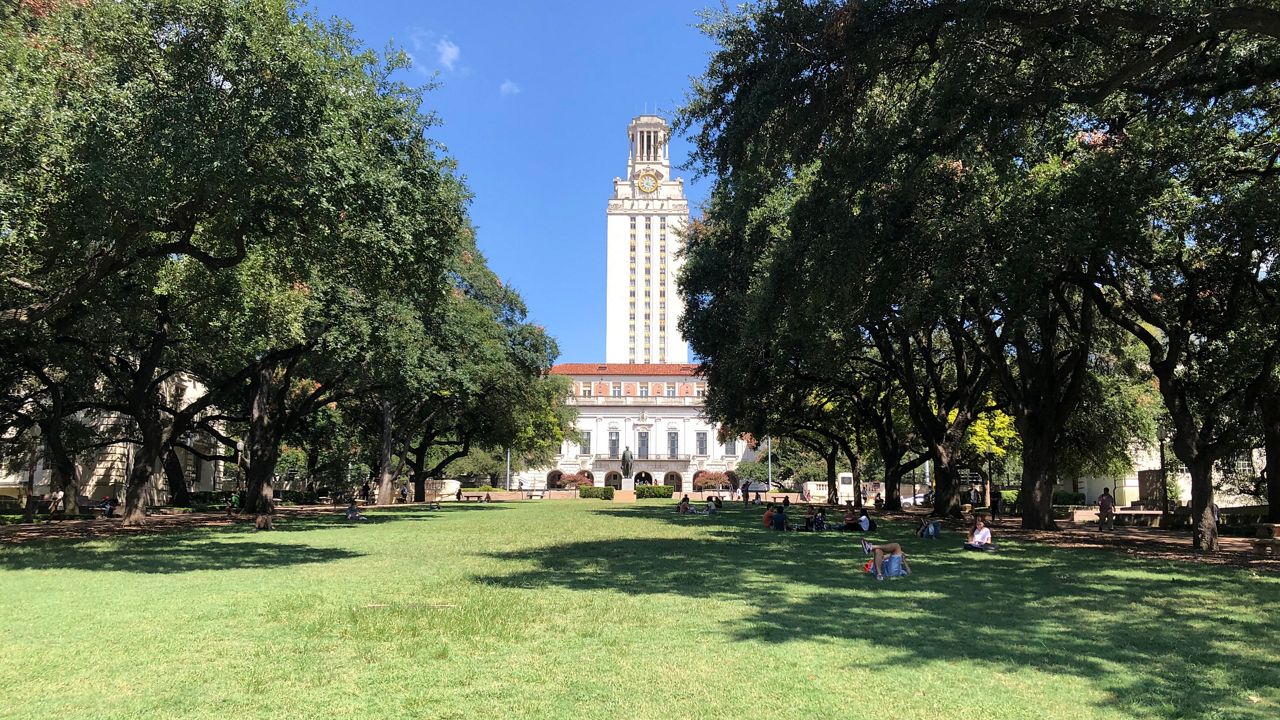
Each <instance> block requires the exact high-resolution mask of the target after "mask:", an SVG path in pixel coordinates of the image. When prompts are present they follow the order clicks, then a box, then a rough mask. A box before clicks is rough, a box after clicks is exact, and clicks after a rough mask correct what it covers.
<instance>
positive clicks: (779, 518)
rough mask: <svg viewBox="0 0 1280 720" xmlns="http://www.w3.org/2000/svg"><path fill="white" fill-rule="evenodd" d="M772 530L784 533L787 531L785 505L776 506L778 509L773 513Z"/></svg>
mask: <svg viewBox="0 0 1280 720" xmlns="http://www.w3.org/2000/svg"><path fill="white" fill-rule="evenodd" d="M773 529H774V530H782V531H784V532H785V531H786V530H788V529H789V528H788V527H787V507H786V506H785V505H780V506H778V509H777V510H775V511H774V512H773Z"/></svg>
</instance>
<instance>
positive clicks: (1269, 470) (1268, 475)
mask: <svg viewBox="0 0 1280 720" xmlns="http://www.w3.org/2000/svg"><path fill="white" fill-rule="evenodd" d="M1263 417H1264V418H1265V422H1264V425H1263V447H1264V448H1265V450H1266V453H1267V465H1266V469H1265V470H1263V479H1264V480H1266V483H1267V522H1273V523H1280V407H1276V408H1275V409H1274V410H1267V409H1264V410H1263Z"/></svg>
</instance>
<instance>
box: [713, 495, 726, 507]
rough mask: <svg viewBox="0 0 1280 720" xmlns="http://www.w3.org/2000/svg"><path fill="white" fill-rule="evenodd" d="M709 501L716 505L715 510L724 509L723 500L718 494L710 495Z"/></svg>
mask: <svg viewBox="0 0 1280 720" xmlns="http://www.w3.org/2000/svg"><path fill="white" fill-rule="evenodd" d="M711 502H712V503H713V504H714V505H715V506H716V510H722V509H724V501H723V500H721V499H720V496H719V495H712V496H711Z"/></svg>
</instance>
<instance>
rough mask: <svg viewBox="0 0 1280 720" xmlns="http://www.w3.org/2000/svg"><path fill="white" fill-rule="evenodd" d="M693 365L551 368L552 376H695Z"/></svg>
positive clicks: (592, 365) (618, 365)
mask: <svg viewBox="0 0 1280 720" xmlns="http://www.w3.org/2000/svg"><path fill="white" fill-rule="evenodd" d="M697 372H698V366H697V365H696V364H694V363H664V364H649V365H646V364H639V363H637V364H632V363H560V364H559V365H556V366H554V367H552V368H551V374H552V375H679V376H683V377H690V376H692V375H696V374H697Z"/></svg>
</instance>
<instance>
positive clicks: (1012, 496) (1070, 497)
mask: <svg viewBox="0 0 1280 720" xmlns="http://www.w3.org/2000/svg"><path fill="white" fill-rule="evenodd" d="M1018 494H1019V491H1018V490H1001V491H1000V500H1001V502H1002V503H1003V504H1004V506H1005V507H1006V508H1009V509H1010V510H1013V509H1016V508H1018V507H1020V506H1019V503H1018ZM1053 504H1054V505H1084V504H1085V503H1084V493H1078V492H1071V491H1070V490H1054V491H1053Z"/></svg>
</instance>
